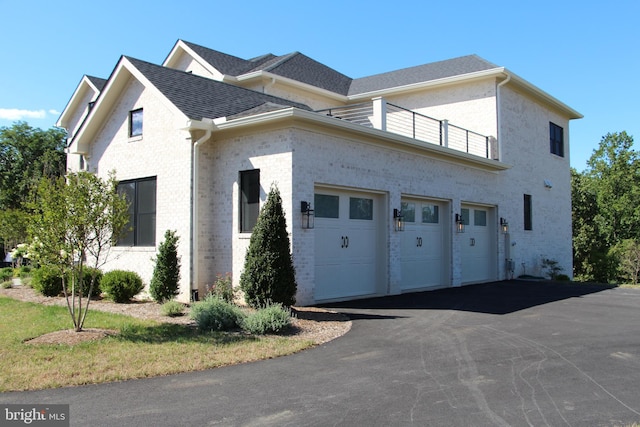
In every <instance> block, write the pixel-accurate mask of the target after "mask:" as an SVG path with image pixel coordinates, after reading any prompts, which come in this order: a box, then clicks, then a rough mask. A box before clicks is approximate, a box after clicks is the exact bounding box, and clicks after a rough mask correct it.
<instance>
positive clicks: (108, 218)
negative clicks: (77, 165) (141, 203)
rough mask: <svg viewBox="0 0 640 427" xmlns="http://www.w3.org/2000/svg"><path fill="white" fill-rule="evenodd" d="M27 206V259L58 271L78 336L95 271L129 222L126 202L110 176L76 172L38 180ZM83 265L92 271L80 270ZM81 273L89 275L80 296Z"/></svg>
mask: <svg viewBox="0 0 640 427" xmlns="http://www.w3.org/2000/svg"><path fill="white" fill-rule="evenodd" d="M31 208H32V210H33V218H32V222H31V224H30V232H31V235H32V236H33V241H32V244H31V250H30V253H29V257H31V258H34V259H35V261H36V262H37V263H38V264H40V265H45V266H51V267H53V268H57V269H58V271H59V272H60V275H61V278H62V290H63V292H64V296H65V298H66V300H67V308H68V309H69V314H70V315H71V319H72V321H73V326H74V329H75V330H76V331H77V332H80V331H81V330H82V326H83V325H84V321H85V319H86V316H87V312H88V309H89V302H90V301H91V298H90V297H88V295H91V294H92V292H93V287H94V285H95V281H96V276H97V274H98V273H99V271H98V268H99V267H101V266H102V265H104V264H105V263H106V262H107V259H108V256H109V249H110V247H111V245H112V244H113V243H114V242H115V241H116V240H117V239H118V237H119V236H120V235H121V234H122V232H123V231H124V229H125V227H126V225H127V222H128V221H129V214H128V209H127V201H126V199H125V198H124V196H120V195H119V194H118V192H117V182H116V180H115V177H114V173H110V174H109V178H108V180H107V181H103V180H102V179H100V178H99V177H97V176H95V175H94V174H91V173H88V172H79V173H77V174H76V173H70V174H69V175H67V177H66V180H65V178H64V177H61V178H57V179H46V178H43V179H42V180H41V181H40V184H39V186H38V188H37V191H36V198H35V202H34V203H33V204H32V205H31ZM85 264H86V265H88V266H91V267H92V269H85V268H84V266H85ZM85 271H89V272H90V273H89V274H90V275H91V281H90V285H89V290H88V292H86V293H85V292H83V283H85V278H84V277H83V275H84V272H85ZM85 295H87V297H86V298H84V300H83V296H85Z"/></svg>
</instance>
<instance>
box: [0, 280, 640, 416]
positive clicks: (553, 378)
mask: <svg viewBox="0 0 640 427" xmlns="http://www.w3.org/2000/svg"><path fill="white" fill-rule="evenodd" d="M331 307H332V308H333V309H335V310H337V311H340V312H343V313H346V314H348V315H349V316H350V317H351V318H352V319H353V327H352V328H351V331H350V332H349V333H347V335H345V336H343V337H341V338H339V339H337V340H334V341H331V342H329V343H327V344H325V345H322V346H320V347H317V348H314V349H311V350H308V351H304V352H302V353H298V354H295V355H292V356H287V357H282V358H278V359H273V360H266V361H262V362H257V363H251V364H245V365H238V366H230V367H225V368H218V369H214V370H210V371H204V372H193V373H187V374H180V375H173V376H167V377H161V378H152V379H144V380H134V381H126V382H121V383H110V384H101V385H91V386H83V387H72V388H63V389H56V390H43V391H35V392H20V393H3V394H0V403H21V404H35V403H47V404H54V403H68V404H70V405H71V414H70V418H71V425H79V426H89V425H90V426H186V425H193V426H204V425H232V426H276V425H277V426H301V425H304V426H326V425H340V426H356V425H357V426H359V425H366V426H411V425H418V426H562V425H566V426H585V425H589V426H596V425H597V426H600V425H602V426H627V425H631V424H633V423H638V422H640V392H639V387H640V386H639V384H640V334H639V333H638V330H639V328H640V290H635V289H622V288H615V289H607V288H602V287H596V286H586V285H573V284H560V283H548V282H524V281H505V282H498V283H490V284H483V285H475V286H467V287H463V288H453V289H445V290H440V291H433V292H423V293H414V294H405V295H399V296H393V297H385V298H376V299H368V300H359V301H353V302H347V303H340V304H334V305H331ZM179 357H185V358H187V357H189V356H188V355H179Z"/></svg>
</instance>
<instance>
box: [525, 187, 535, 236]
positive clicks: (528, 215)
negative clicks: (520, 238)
mask: <svg viewBox="0 0 640 427" xmlns="http://www.w3.org/2000/svg"><path fill="white" fill-rule="evenodd" d="M532 217H533V215H532V211H531V195H530V194H525V195H524V229H525V230H533V221H532V219H533V218H532Z"/></svg>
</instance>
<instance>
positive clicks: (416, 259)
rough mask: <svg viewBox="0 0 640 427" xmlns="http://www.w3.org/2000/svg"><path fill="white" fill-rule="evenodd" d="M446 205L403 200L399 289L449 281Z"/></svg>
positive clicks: (441, 285) (423, 287)
mask: <svg viewBox="0 0 640 427" xmlns="http://www.w3.org/2000/svg"><path fill="white" fill-rule="evenodd" d="M446 212H447V205H446V203H443V202H438V201H422V200H410V199H403V202H402V214H403V216H404V221H405V231H404V232H402V233H401V237H400V239H401V253H400V256H401V267H402V281H401V288H402V291H404V292H406V291H412V290H420V289H428V288H433V287H443V286H447V285H448V284H449V274H448V271H449V256H448V253H449V250H448V247H449V245H448V243H447V242H448V240H447V236H448V235H449V234H448V233H446V232H445V230H448V229H449V227H448V224H449V222H448V217H449V215H447V214H446Z"/></svg>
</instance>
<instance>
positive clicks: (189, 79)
mask: <svg viewBox="0 0 640 427" xmlns="http://www.w3.org/2000/svg"><path fill="white" fill-rule="evenodd" d="M127 60H128V61H129V62H130V63H131V64H132V65H133V66H134V67H135V68H136V69H138V70H139V71H140V72H141V73H142V74H143V75H144V76H145V77H146V78H147V79H148V80H149V82H150V83H151V84H152V85H153V86H155V87H156V88H157V89H158V90H159V91H160V92H161V93H162V94H163V95H164V96H165V97H166V98H167V99H168V100H169V101H170V102H171V103H172V104H173V105H175V106H176V107H177V108H178V109H179V110H180V111H181V112H182V113H183V114H184V115H185V116H187V117H188V118H189V119H191V120H202V119H203V118H208V119H216V118H219V117H227V116H232V115H236V114H239V113H242V112H243V111H246V110H249V109H252V108H255V107H258V106H260V105H262V104H265V103H272V104H278V105H282V106H283V108H284V107H297V108H301V109H305V110H310V108H309V107H308V106H306V105H304V104H301V103H298V102H292V101H288V100H285V99H282V98H278V97H275V96H271V95H266V94H263V93H260V92H256V91H253V90H250V89H245V88H242V87H239V86H234V85H230V84H228V83H223V82H219V81H216V80H212V79H207V78H205V77H201V76H197V75H195V74H191V73H188V72H184V71H179V70H174V69H171V68H167V67H162V66H160V65H155V64H151V63H149V62H145V61H141V60H139V59H134V58H129V57H127Z"/></svg>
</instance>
